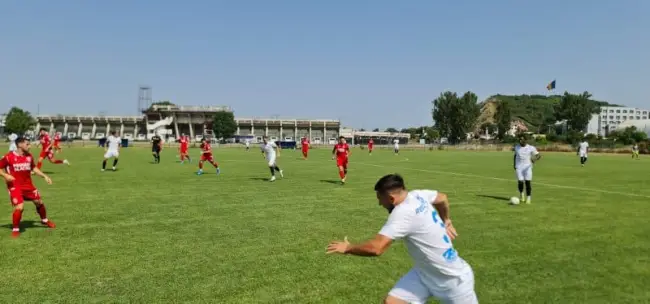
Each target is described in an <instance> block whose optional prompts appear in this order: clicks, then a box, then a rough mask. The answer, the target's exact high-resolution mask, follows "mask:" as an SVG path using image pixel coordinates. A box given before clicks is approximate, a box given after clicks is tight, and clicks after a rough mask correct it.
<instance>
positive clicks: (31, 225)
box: [0, 221, 47, 232]
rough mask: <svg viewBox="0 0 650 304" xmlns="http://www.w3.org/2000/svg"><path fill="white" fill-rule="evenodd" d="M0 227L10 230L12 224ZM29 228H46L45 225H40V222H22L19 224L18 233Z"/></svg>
mask: <svg viewBox="0 0 650 304" xmlns="http://www.w3.org/2000/svg"><path fill="white" fill-rule="evenodd" d="M0 227H2V228H6V229H12V228H13V225H12V224H5V225H2V226H0ZM31 228H47V226H45V225H43V224H41V222H37V221H22V222H20V231H21V232H23V231H25V230H26V229H31Z"/></svg>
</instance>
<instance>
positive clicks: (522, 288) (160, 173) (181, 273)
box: [0, 148, 650, 304]
mask: <svg viewBox="0 0 650 304" xmlns="http://www.w3.org/2000/svg"><path fill="white" fill-rule="evenodd" d="M175 152H176V151H174V149H167V150H165V151H163V159H162V164H159V165H154V164H151V163H150V162H151V157H150V154H149V152H148V150H147V149H145V148H127V149H124V150H123V151H122V155H121V160H120V164H119V166H118V167H119V171H117V172H103V173H102V172H100V170H99V169H100V165H101V157H102V154H103V150H101V149H98V148H72V149H67V150H66V151H64V152H63V154H62V156H65V157H66V158H68V159H69V160H70V161H71V162H72V166H71V167H66V166H54V165H51V164H49V163H46V164H45V165H44V169H43V171H45V172H49V173H50V176H51V177H52V179H53V180H54V184H53V185H51V186H47V185H45V184H44V182H43V181H42V180H37V181H36V184H37V186H38V187H39V188H40V190H41V193H42V195H43V198H44V201H45V203H46V205H47V207H48V212H49V217H50V218H51V219H52V220H53V221H55V222H56V223H57V225H58V228H57V229H55V230H52V231H49V230H48V229H45V228H42V227H41V226H40V223H38V216H37V215H36V213H35V211H34V207H33V205H31V204H30V205H27V206H26V208H25V209H26V212H25V214H24V218H23V227H24V228H25V231H24V233H23V235H22V236H21V237H20V238H19V239H15V240H14V239H11V238H10V227H11V206H10V205H9V203H8V199H6V203H4V204H1V205H0V206H2V207H0V212H1V213H2V214H4V216H2V217H0V218H1V219H2V220H1V221H0V226H1V227H2V228H3V229H2V230H0V269H1V270H2V274H3V279H2V280H0V303H16V302H20V303H379V302H380V301H381V299H382V298H383V297H384V296H385V294H386V293H387V292H388V291H389V290H390V288H391V287H392V286H393V284H394V283H395V282H396V281H397V280H398V279H399V278H400V277H401V276H402V275H403V274H405V273H406V272H407V271H408V270H409V268H410V267H411V260H410V258H409V256H408V254H407V252H406V250H405V247H404V246H403V244H402V243H400V242H397V243H396V244H395V245H394V246H393V247H392V248H391V249H389V250H388V252H387V253H386V254H384V255H383V256H381V257H379V258H361V257H353V256H331V255H325V247H326V246H327V244H328V242H329V241H330V240H333V239H342V238H343V237H344V236H348V237H349V239H350V240H351V241H353V242H358V241H361V240H364V239H366V238H369V237H372V236H374V234H375V233H377V232H378V231H379V229H380V228H381V226H382V225H383V223H384V221H385V219H386V216H387V213H386V211H385V210H383V209H382V208H381V207H379V206H378V205H377V201H376V198H375V194H374V192H373V191H372V188H373V185H374V182H375V181H376V180H377V179H378V178H379V177H381V176H382V175H383V174H387V173H394V172H398V173H401V174H402V175H403V176H404V177H405V179H406V181H407V183H408V186H409V188H411V189H417V188H428V189H437V190H440V191H443V192H446V193H448V194H449V197H450V201H451V211H452V218H453V219H454V224H455V226H456V228H457V229H458V232H459V234H460V235H459V238H458V239H457V240H456V242H455V247H456V248H457V249H458V251H459V253H460V255H461V256H462V257H463V258H464V259H465V260H467V261H468V262H469V263H470V264H471V265H472V267H473V268H474V272H475V276H476V290H477V293H478V296H479V300H480V301H481V302H482V303H519V304H520V303H648V302H649V301H650V219H649V216H650V212H648V209H647V208H648V206H649V205H648V204H649V201H650V187H649V186H650V183H649V178H648V172H649V170H648V169H650V163H648V162H650V158H642V159H641V160H640V161H634V160H632V159H631V158H630V157H628V156H623V155H591V158H590V160H589V163H588V164H587V166H586V167H585V168H581V167H580V166H579V164H578V159H577V157H576V156H575V155H572V154H560V153H555V154H552V153H547V154H545V155H544V158H543V159H542V160H541V161H540V162H539V163H538V165H537V167H536V168H535V178H534V182H533V191H534V192H533V204H532V205H519V206H509V205H508V204H507V198H508V197H510V196H515V195H516V194H517V193H516V182H515V181H514V172H513V170H512V154H511V153H508V152H446V151H426V152H424V151H405V152H403V153H402V155H400V156H395V155H393V154H392V153H390V152H388V151H377V152H376V153H375V155H373V156H368V155H367V154H366V152H365V151H361V150H354V151H353V155H352V158H351V161H350V173H349V178H348V184H347V185H345V186H340V185H338V184H336V181H337V180H338V175H337V171H336V170H337V169H336V168H335V163H334V162H333V161H332V160H331V159H330V158H329V151H327V150H312V152H311V157H310V159H309V160H307V161H303V160H301V159H300V158H299V155H298V154H299V152H294V151H284V152H283V154H282V155H281V157H280V158H279V165H280V166H281V167H282V168H283V169H284V171H285V179H282V180H278V181H277V182H275V183H269V182H267V181H266V179H267V178H268V175H269V173H268V168H266V167H265V162H264V160H263V158H262V156H261V155H260V153H259V152H258V150H256V149H253V150H252V151H251V152H244V150H243V149H221V150H218V151H217V152H216V153H215V154H216V157H217V159H218V160H219V161H220V163H221V165H222V170H223V172H222V174H221V176H216V175H215V174H214V171H213V170H211V169H208V170H207V173H208V174H205V175H203V176H196V175H195V171H196V164H195V163H194V164H185V165H180V164H179V163H178V162H177V161H178V160H177V158H176V153H175ZM192 155H197V151H192Z"/></svg>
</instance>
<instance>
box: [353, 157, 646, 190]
mask: <svg viewBox="0 0 650 304" xmlns="http://www.w3.org/2000/svg"><path fill="white" fill-rule="evenodd" d="M355 164H359V165H364V166H371V167H378V168H390V169H399V170H411V171H419V172H427V173H436V174H447V175H455V176H463V177H472V178H480V179H490V180H496V181H506V182H512V181H513V179H507V178H500V177H492V176H483V175H476V174H468V173H458V172H450V171H439V170H427V169H417V168H407V167H389V166H383V165H377V164H369V163H361V162H355ZM534 184H535V185H540V186H546V187H550V188H559V189H571V190H579V191H586V192H599V193H605V194H616V195H625V196H633V197H642V198H650V195H643V194H635V193H628V192H619V191H609V190H602V189H593V188H584V187H575V186H566V185H555V184H548V183H540V182H534Z"/></svg>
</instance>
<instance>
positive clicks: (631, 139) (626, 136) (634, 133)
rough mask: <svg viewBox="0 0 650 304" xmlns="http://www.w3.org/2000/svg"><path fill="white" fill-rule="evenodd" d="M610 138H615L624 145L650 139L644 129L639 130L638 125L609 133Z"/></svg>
mask: <svg viewBox="0 0 650 304" xmlns="http://www.w3.org/2000/svg"><path fill="white" fill-rule="evenodd" d="M609 138H613V139H615V140H616V142H619V143H622V144H624V145H631V144H634V143H640V142H643V141H646V140H647V139H648V134H646V133H645V132H643V131H638V130H637V128H636V127H634V126H632V127H627V128H625V129H624V130H616V131H612V132H610V133H609Z"/></svg>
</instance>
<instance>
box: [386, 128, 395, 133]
mask: <svg viewBox="0 0 650 304" xmlns="http://www.w3.org/2000/svg"><path fill="white" fill-rule="evenodd" d="M384 132H389V133H397V132H399V131H397V129H395V128H387V129H386V130H385V131H384Z"/></svg>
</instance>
